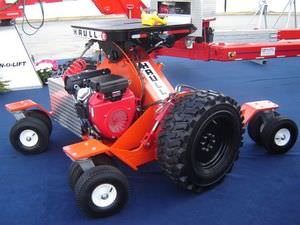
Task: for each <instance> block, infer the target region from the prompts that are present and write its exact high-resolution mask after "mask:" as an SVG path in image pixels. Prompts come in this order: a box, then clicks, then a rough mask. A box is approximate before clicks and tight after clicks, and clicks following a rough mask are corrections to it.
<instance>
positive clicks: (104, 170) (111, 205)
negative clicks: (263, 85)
mask: <svg viewBox="0 0 300 225" xmlns="http://www.w3.org/2000/svg"><path fill="white" fill-rule="evenodd" d="M75 195H76V200H77V204H78V206H79V208H80V209H81V210H82V211H83V212H84V213H86V214H87V215H89V216H91V217H107V216H111V215H113V214H115V213H117V212H119V211H120V210H121V209H122V208H123V206H124V205H125V204H126V202H127V198H128V180H127V178H126V176H125V175H124V174H123V173H122V172H121V171H120V170H118V169H117V168H115V167H113V166H107V165H100V166H96V167H94V168H92V169H90V170H88V171H86V172H84V173H83V174H82V176H81V177H80V178H79V179H78V182H77V183H76V185H75Z"/></svg>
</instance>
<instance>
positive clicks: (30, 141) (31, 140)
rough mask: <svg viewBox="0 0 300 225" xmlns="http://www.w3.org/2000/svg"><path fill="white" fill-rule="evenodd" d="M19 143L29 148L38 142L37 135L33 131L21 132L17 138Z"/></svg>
mask: <svg viewBox="0 0 300 225" xmlns="http://www.w3.org/2000/svg"><path fill="white" fill-rule="evenodd" d="M19 139H20V142H21V144H22V145H24V146H25V147H28V148H31V147H33V146H35V145H36V144H37V143H38V141H39V136H38V134H37V133H36V132H35V131H33V130H23V131H22V132H21V133H20V136H19Z"/></svg>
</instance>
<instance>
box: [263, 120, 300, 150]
mask: <svg viewBox="0 0 300 225" xmlns="http://www.w3.org/2000/svg"><path fill="white" fill-rule="evenodd" d="M297 136H298V128H297V125H296V123H295V122H294V121H292V120H290V119H288V118H286V117H283V116H277V117H273V118H272V119H270V120H269V121H267V123H266V124H265V126H264V128H263V129H262V131H261V141H262V143H263V145H264V147H265V148H266V150H267V151H268V152H269V153H272V154H283V153H286V152H287V151H289V150H290V149H291V148H292V147H293V146H294V144H295V143H296V140H297Z"/></svg>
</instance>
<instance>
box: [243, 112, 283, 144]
mask: <svg viewBox="0 0 300 225" xmlns="http://www.w3.org/2000/svg"><path fill="white" fill-rule="evenodd" d="M276 116H279V113H278V112H275V111H266V112H258V113H256V114H255V115H254V116H253V117H252V119H251V120H250V122H249V124H248V129H247V131H248V135H249V137H250V138H251V139H252V140H253V141H254V142H255V143H256V144H257V145H263V143H262V141H261V131H262V129H263V127H264V125H265V122H266V121H268V120H270V119H272V118H274V117H276Z"/></svg>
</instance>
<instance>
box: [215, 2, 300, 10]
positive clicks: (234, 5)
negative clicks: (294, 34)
mask: <svg viewBox="0 0 300 225" xmlns="http://www.w3.org/2000/svg"><path fill="white" fill-rule="evenodd" d="M224 2H225V0H217V11H218V12H224ZM288 2H289V0H267V3H268V5H269V11H272V12H281V11H282V10H283V9H284V7H285V6H286V5H287V3H288ZM259 3H260V0H227V12H249V11H256V10H257V9H258V8H259ZM297 3H298V2H297ZM299 3H300V2H299ZM297 11H299V12H300V4H297Z"/></svg>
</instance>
